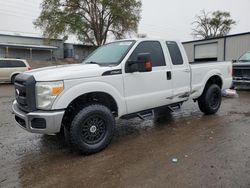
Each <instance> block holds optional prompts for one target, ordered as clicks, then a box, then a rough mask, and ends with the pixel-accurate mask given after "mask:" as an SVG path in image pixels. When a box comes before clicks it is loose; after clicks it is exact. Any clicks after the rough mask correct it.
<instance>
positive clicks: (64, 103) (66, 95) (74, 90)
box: [52, 81, 127, 117]
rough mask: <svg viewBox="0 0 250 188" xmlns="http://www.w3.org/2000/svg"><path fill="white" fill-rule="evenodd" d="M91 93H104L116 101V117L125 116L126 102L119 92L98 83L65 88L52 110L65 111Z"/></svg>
mask: <svg viewBox="0 0 250 188" xmlns="http://www.w3.org/2000/svg"><path fill="white" fill-rule="evenodd" d="M91 92H104V93H107V94H109V95H110V96H112V97H113V98H114V100H115V101H116V104H117V106H118V116H119V117H120V116H122V115H124V114H126V111H127V109H126V102H125V99H124V97H122V95H121V93H119V91H118V90H117V89H116V88H115V87H113V86H112V85H110V84H107V83H104V82H98V81H95V82H86V83H81V84H77V85H74V86H73V87H67V86H66V87H65V89H64V91H63V92H62V93H61V94H60V96H59V97H58V98H57V99H56V101H55V102H54V104H53V106H52V109H53V110H57V109H65V108H67V107H68V105H69V104H70V103H71V102H72V101H73V100H74V99H76V98H77V97H80V96H81V95H84V94H87V93H91Z"/></svg>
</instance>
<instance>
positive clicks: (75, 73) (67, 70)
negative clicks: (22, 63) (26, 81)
mask: <svg viewBox="0 0 250 188" xmlns="http://www.w3.org/2000/svg"><path fill="white" fill-rule="evenodd" d="M109 70H112V67H101V66H99V65H96V64H70V65H59V66H52V67H45V68H39V69H34V70H31V71H27V72H25V74H31V75H33V76H34V77H35V80H36V81H57V80H68V79H79V78H90V77H97V76H101V75H102V74H103V73H104V72H106V71H109Z"/></svg>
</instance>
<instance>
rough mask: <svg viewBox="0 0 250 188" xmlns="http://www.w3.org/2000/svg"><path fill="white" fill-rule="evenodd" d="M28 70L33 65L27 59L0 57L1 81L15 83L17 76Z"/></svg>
mask: <svg viewBox="0 0 250 188" xmlns="http://www.w3.org/2000/svg"><path fill="white" fill-rule="evenodd" d="M27 70H31V67H30V66H29V64H28V62H27V61H26V60H23V59H8V58H0V82H11V83H14V80H15V77H16V76H17V75H18V74H20V73H23V72H25V71H27Z"/></svg>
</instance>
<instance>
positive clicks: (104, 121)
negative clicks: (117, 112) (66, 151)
mask: <svg viewBox="0 0 250 188" xmlns="http://www.w3.org/2000/svg"><path fill="white" fill-rule="evenodd" d="M114 125H115V119H114V116H113V114H112V112H111V111H110V110H109V109H108V108H107V107H105V106H103V105H100V104H93V105H89V106H87V107H85V108H84V109H82V110H81V111H80V112H79V113H78V114H77V115H76V116H75V118H74V119H73V122H72V124H71V127H70V143H72V144H73V146H74V147H75V148H76V149H77V150H78V151H80V152H81V153H84V154H92V153H96V152H98V151H101V150H102V149H104V148H105V147H107V146H108V144H109V143H110V142H111V139H112V137H113V133H114Z"/></svg>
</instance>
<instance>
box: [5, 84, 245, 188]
mask: <svg viewBox="0 0 250 188" xmlns="http://www.w3.org/2000/svg"><path fill="white" fill-rule="evenodd" d="M13 95H14V91H13V86H12V85H6V84H5V85H1V86H0V187H108V188H110V187H136V188H137V187H185V188H186V187H192V188H195V187H226V188H227V187H237V188H238V187H250V92H249V91H248V92H247V91H240V92H239V98H234V99H228V98H226V99H223V103H222V108H221V110H220V111H219V113H218V114H216V115H212V116H204V115H203V114H202V113H201V112H200V111H199V109H198V106H197V104H196V103H193V102H192V101H190V102H187V103H186V104H185V105H184V106H183V108H182V111H180V112H175V113H173V114H169V113H167V112H166V113H165V112H162V113H161V114H164V116H162V117H159V115H157V116H156V117H154V118H149V119H147V120H146V121H142V120H139V119H132V120H129V121H125V120H122V121H121V120H119V121H118V123H117V128H116V132H115V137H114V139H113V141H112V143H111V145H110V146H109V147H108V148H107V149H105V150H104V151H102V152H100V153H97V154H95V155H91V156H80V155H78V154H77V153H74V152H72V151H71V150H70V149H69V148H68V147H67V146H66V144H65V143H64V141H63V139H60V138H58V137H56V136H45V135H37V134H31V133H27V132H25V131H24V130H22V129H21V128H19V127H18V126H17V125H16V123H15V121H14V115H13V114H12V110H11V103H12V101H13V100H14V97H13Z"/></svg>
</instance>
